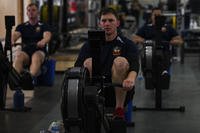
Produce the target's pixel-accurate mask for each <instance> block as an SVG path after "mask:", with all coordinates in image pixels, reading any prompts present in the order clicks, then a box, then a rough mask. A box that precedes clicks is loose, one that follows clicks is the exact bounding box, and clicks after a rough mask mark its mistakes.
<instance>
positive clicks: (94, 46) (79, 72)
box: [61, 30, 126, 133]
mask: <svg viewBox="0 0 200 133" xmlns="http://www.w3.org/2000/svg"><path fill="white" fill-rule="evenodd" d="M88 36H89V38H88V39H89V43H90V45H91V52H92V59H93V66H92V67H93V71H92V78H90V77H89V71H88V70H87V69H86V68H84V67H72V68H70V69H68V70H66V71H65V75H64V80H63V83H62V88H61V90H62V103H61V113H62V118H63V123H64V128H65V130H66V132H71V133H100V132H101V130H103V129H104V130H105V132H106V133H125V132H126V122H125V121H124V120H121V119H118V120H115V119H114V120H112V118H110V117H109V116H107V115H106V113H105V111H106V109H105V106H104V101H105V98H104V97H103V96H102V95H101V94H102V93H101V92H103V90H104V88H105V87H110V86H112V87H113V86H120V85H117V84H115V85H114V84H111V83H104V80H103V76H102V75H101V65H99V59H100V58H99V55H100V54H98V53H99V52H100V49H99V48H100V45H104V42H105V33H104V31H99V30H97V31H96V30H95V31H88ZM101 125H103V128H101Z"/></svg>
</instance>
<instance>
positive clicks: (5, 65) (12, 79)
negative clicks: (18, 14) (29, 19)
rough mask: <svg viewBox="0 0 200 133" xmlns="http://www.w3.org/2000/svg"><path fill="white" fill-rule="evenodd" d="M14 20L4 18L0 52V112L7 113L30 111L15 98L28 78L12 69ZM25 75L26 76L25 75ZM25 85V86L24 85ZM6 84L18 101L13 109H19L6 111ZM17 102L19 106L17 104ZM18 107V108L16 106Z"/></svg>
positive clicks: (9, 17) (11, 17) (8, 17)
mask: <svg viewBox="0 0 200 133" xmlns="http://www.w3.org/2000/svg"><path fill="white" fill-rule="evenodd" d="M14 20H15V18H14V16H5V24H6V42H5V47H4V50H3V48H2V50H1V51H0V62H1V63H0V79H1V82H0V83H1V84H0V110H8V111H30V110H31V108H29V107H25V106H23V104H20V103H21V101H22V100H19V99H18V98H22V99H23V96H22V95H20V96H22V97H17V96H19V95H18V94H19V93H18V92H20V90H21V89H24V88H23V87H25V88H26V83H27V82H29V81H28V80H29V78H25V77H24V76H21V75H20V74H19V73H17V71H16V70H15V69H14V68H13V67H12V50H11V30H12V26H13V25H14V24H15V22H14ZM8 51H10V61H9V59H8V57H7V55H8ZM26 75H27V74H26ZM23 79H24V80H23ZM24 83H25V84H24ZM7 84H9V86H10V88H11V90H16V92H15V94H14V97H15V98H16V99H18V100H19V101H15V105H16V106H15V107H20V108H13V109H7V108H5V103H6V94H7ZM18 102H19V104H18ZM18 105H20V106H18Z"/></svg>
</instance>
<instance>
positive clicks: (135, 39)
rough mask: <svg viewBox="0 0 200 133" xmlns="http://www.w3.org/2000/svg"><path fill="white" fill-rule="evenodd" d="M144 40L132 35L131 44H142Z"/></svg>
mask: <svg viewBox="0 0 200 133" xmlns="http://www.w3.org/2000/svg"><path fill="white" fill-rule="evenodd" d="M144 40H145V39H144V38H142V37H141V36H138V35H133V42H134V43H135V44H138V43H143V42H144Z"/></svg>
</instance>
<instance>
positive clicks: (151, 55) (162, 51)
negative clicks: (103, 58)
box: [133, 40, 185, 112]
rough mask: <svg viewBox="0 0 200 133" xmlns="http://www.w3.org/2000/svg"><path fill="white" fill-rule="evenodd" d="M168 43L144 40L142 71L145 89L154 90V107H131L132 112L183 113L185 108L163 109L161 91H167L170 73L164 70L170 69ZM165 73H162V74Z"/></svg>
mask: <svg viewBox="0 0 200 133" xmlns="http://www.w3.org/2000/svg"><path fill="white" fill-rule="evenodd" d="M168 49H169V42H165V41H160V42H159V43H158V42H155V41H152V40H146V41H145V42H144V44H143V54H142V71H143V75H144V79H145V88H146V89H150V90H154V89H155V107H152V108H148V107H147V108H145V107H142V108H140V107H136V106H135V107H133V110H157V111H180V112H184V111H185V107H184V106H180V107H179V108H163V107H162V90H166V89H169V84H170V73H169V70H166V69H165V68H169V67H170V52H169V50H168ZM164 71H165V72H167V73H163V72H164Z"/></svg>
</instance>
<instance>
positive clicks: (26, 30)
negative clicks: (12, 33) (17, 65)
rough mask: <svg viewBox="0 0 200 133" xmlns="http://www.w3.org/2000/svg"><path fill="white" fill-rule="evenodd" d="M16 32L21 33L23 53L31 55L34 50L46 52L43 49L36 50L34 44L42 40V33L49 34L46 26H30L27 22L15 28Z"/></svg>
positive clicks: (49, 29) (43, 24) (48, 28)
mask: <svg viewBox="0 0 200 133" xmlns="http://www.w3.org/2000/svg"><path fill="white" fill-rule="evenodd" d="M16 31H18V32H20V33H21V38H22V43H23V45H24V46H23V51H26V52H29V53H30V54H32V53H33V52H34V51H36V50H43V51H46V49H45V48H36V43H37V42H38V41H40V40H41V39H42V38H43V33H44V32H46V31H49V32H51V28H50V26H49V25H48V24H45V23H42V22H38V23H36V24H35V25H31V24H30V23H29V22H25V23H22V24H20V25H18V26H17V27H16Z"/></svg>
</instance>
